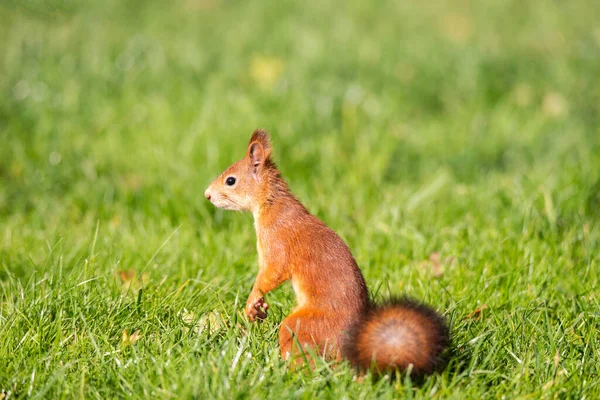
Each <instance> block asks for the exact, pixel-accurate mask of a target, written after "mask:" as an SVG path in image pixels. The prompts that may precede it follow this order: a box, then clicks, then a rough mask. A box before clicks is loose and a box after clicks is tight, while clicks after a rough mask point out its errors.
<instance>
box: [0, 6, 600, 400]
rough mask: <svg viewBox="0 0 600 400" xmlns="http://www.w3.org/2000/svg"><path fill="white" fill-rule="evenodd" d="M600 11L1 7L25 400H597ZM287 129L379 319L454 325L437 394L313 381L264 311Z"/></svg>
mask: <svg viewBox="0 0 600 400" xmlns="http://www.w3.org/2000/svg"><path fill="white" fill-rule="evenodd" d="M599 16H600V6H599V4H598V2H597V1H596V0H581V1H572V2H558V1H545V2H542V1H539V2H526V1H505V0H503V1H493V0H485V1H469V0H465V1H457V2H442V1H434V2H395V1H381V2H377V3H374V2H366V1H359V0H351V1H348V2H342V3H340V2H334V1H321V2H308V3H307V2H293V1H288V0H284V1H274V0H268V1H253V2H243V1H224V0H175V1H128V2H124V1H116V0H110V1H96V2H83V1H76V0H72V1H68V0H47V1H46V0H22V1H4V2H2V3H0V390H2V392H0V399H14V398H25V397H35V398H73V397H81V398H101V399H104V398H131V397H132V398H149V397H158V398H172V397H181V398H201V399H208V398H266V397H268V398H276V399H279V398H292V397H298V398H305V399H314V398H331V399H342V398H349V399H350V398H352V399H353V398H362V399H371V398H382V399H386V398H397V397H404V396H405V397H412V398H431V397H435V398H455V399H463V398H494V399H498V398H557V397H559V398H588V399H594V398H600V334H599V333H600V278H599V277H600V27H599V25H598V19H599ZM258 127H262V128H265V129H267V130H269V131H270V132H271V133H272V138H273V145H274V157H275V160H276V161H277V163H278V165H279V166H280V169H281V170H282V172H283V174H284V176H285V177H286V178H287V180H288V182H289V184H290V187H291V188H292V190H293V191H294V192H295V193H296V194H297V196H298V197H299V198H300V199H301V201H302V202H303V203H304V204H305V205H306V206H307V208H308V209H309V210H310V211H311V212H313V213H314V214H316V215H317V216H319V217H320V218H322V219H323V220H324V221H325V222H326V223H327V224H328V225H329V226H331V227H332V228H333V229H334V230H336V231H337V232H338V233H339V234H340V235H341V236H342V237H343V238H344V239H345V240H346V242H347V243H348V244H349V246H350V248H351V249H352V250H353V253H354V255H355V257H356V258H357V261H358V263H359V265H360V266H361V268H362V270H363V273H364V275H365V277H366V280H367V282H368V284H369V287H370V289H371V295H372V296H373V298H375V299H377V300H380V299H384V298H386V297H388V296H390V295H402V294H404V295H409V296H411V297H415V298H418V299H421V300H423V301H426V302H428V303H430V304H431V305H432V306H433V307H434V308H436V309H437V310H439V311H440V312H441V313H443V314H444V315H445V316H446V318H447V319H448V321H449V323H450V324H451V328H452V334H453V342H454V355H453V357H452V358H451V360H450V363H449V365H448V367H447V368H446V369H445V370H444V371H443V372H442V373H440V374H435V375H433V376H430V377H428V378H427V379H425V380H424V382H420V383H416V382H412V381H411V380H410V379H408V378H404V377H400V379H397V380H394V381H392V382H390V381H389V380H386V379H383V380H378V381H372V380H370V379H366V380H364V381H362V382H359V381H357V380H356V379H354V374H353V371H352V369H351V368H350V367H349V366H348V365H346V364H344V365H342V366H332V365H328V364H327V363H324V362H322V363H319V364H318V366H317V368H316V369H315V370H314V371H296V372H290V371H289V370H288V368H287V367H286V364H285V363H284V362H283V361H281V360H280V359H279V353H278V343H277V331H278V326H279V324H280V322H281V321H282V319H283V318H284V317H285V315H286V314H287V313H289V311H290V310H291V309H292V307H293V306H294V298H293V292H292V290H291V287H290V285H289V284H286V285H284V286H283V287H282V288H280V289H278V290H276V291H274V292H273V293H272V294H270V295H269V303H270V304H271V309H270V315H269V317H268V319H267V320H266V321H265V322H263V323H258V324H251V323H249V322H247V321H246V319H245V317H244V315H243V308H244V305H245V300H246V296H247V295H248V293H249V292H250V289H251V286H252V283H253V279H254V275H255V273H256V271H257V255H256V245H255V233H254V228H253V223H252V216H251V215H250V214H240V213H234V212H228V211H223V210H218V209H215V208H214V207H213V206H212V205H211V204H210V203H209V202H207V201H206V200H205V199H204V196H203V193H204V189H205V188H206V186H207V185H208V184H209V183H210V182H211V181H212V179H213V178H214V177H216V176H217V175H218V174H219V173H220V172H221V171H222V170H223V169H225V168H226V167H227V166H228V165H229V164H230V163H232V162H233V161H236V160H237V159H239V158H241V157H242V156H243V155H244V153H245V148H246V144H247V141H248V139H249V137H250V134H251V133H252V131H253V130H254V129H255V128H258Z"/></svg>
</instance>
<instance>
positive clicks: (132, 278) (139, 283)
mask: <svg viewBox="0 0 600 400" xmlns="http://www.w3.org/2000/svg"><path fill="white" fill-rule="evenodd" d="M116 275H117V277H118V279H119V283H120V284H121V287H122V288H123V290H128V289H130V288H131V289H140V288H142V287H144V286H145V285H146V284H147V283H148V281H149V280H150V275H148V273H147V272H144V273H142V274H141V275H140V276H139V278H137V279H136V273H135V270H133V269H129V270H120V271H117V272H116Z"/></svg>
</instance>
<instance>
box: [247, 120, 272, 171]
mask: <svg viewBox="0 0 600 400" xmlns="http://www.w3.org/2000/svg"><path fill="white" fill-rule="evenodd" d="M270 156H271V141H270V140H269V134H268V133H267V132H266V131H264V130H262V129H257V130H255V131H254V133H253V134H252V137H251V138H250V143H248V153H247V157H248V159H249V160H250V162H251V164H252V166H254V167H258V166H259V165H261V164H264V163H265V161H266V160H267V159H268V158H269V157H270Z"/></svg>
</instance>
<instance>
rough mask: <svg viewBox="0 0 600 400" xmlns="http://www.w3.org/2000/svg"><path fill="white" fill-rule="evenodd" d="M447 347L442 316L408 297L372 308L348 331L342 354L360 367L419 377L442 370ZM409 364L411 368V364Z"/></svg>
mask: <svg viewBox="0 0 600 400" xmlns="http://www.w3.org/2000/svg"><path fill="white" fill-rule="evenodd" d="M449 346H450V337H449V330H448V327H447V325H446V321H445V320H444V318H443V317H442V316H441V315H440V314H438V313H437V312H435V311H434V310H432V309H431V308H429V307H428V306H426V305H424V304H422V303H419V302H416V301H414V300H410V299H407V298H399V299H392V300H389V301H388V302H386V303H385V304H382V305H376V306H373V307H371V308H370V309H369V310H368V311H367V312H366V313H365V315H364V316H363V318H361V319H360V320H359V321H358V322H357V323H356V325H355V326H354V327H353V328H352V329H351V330H350V332H349V335H348V340H347V342H346V345H345V346H344V355H345V358H347V359H348V360H349V361H350V362H351V363H352V364H353V365H354V366H356V367H357V368H358V369H360V370H367V369H372V370H373V371H374V372H376V373H385V372H389V371H393V370H400V371H407V370H409V369H410V368H412V369H411V375H413V376H422V375H425V374H429V373H432V372H434V371H437V370H439V369H441V368H442V367H443V365H444V358H443V353H444V352H445V350H446V349H447V348H448V347H449ZM411 366H412V367H411Z"/></svg>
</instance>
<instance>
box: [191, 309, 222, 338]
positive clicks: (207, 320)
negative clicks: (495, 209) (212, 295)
mask: <svg viewBox="0 0 600 400" xmlns="http://www.w3.org/2000/svg"><path fill="white" fill-rule="evenodd" d="M181 319H182V320H183V322H184V323H185V324H186V325H187V326H188V329H190V330H192V331H194V332H195V333H197V334H201V333H202V332H203V331H204V330H205V329H208V333H210V334H211V335H212V334H213V333H215V332H217V331H219V330H221V329H223V328H224V327H225V323H224V322H223V319H222V318H221V314H219V312H218V311H210V312H207V313H204V314H202V315H201V316H200V318H198V316H197V315H196V313H194V312H193V311H188V310H187V309H185V308H184V309H183V312H182V313H181Z"/></svg>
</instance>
